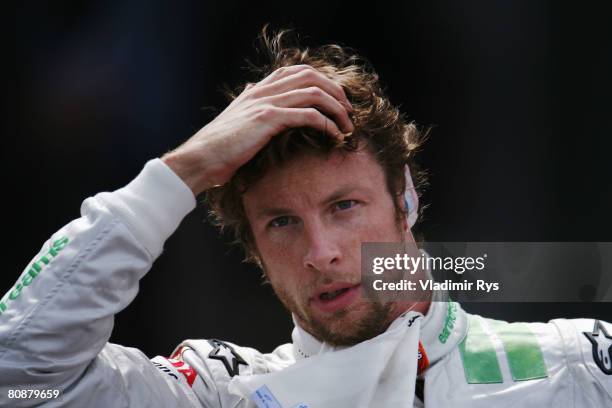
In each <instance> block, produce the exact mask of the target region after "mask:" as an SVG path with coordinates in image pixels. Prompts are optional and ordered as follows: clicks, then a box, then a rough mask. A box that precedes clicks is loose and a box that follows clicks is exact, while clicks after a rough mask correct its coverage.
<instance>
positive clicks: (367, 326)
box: [272, 285, 394, 347]
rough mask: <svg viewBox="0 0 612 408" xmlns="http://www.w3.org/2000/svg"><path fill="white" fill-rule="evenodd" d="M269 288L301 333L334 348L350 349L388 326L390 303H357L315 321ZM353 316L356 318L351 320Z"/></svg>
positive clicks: (313, 317)
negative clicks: (298, 326) (297, 324)
mask: <svg viewBox="0 0 612 408" xmlns="http://www.w3.org/2000/svg"><path fill="white" fill-rule="evenodd" d="M272 288H273V289H274V292H275V293H276V296H277V297H278V298H279V300H280V301H281V303H282V304H283V305H284V306H285V308H286V309H287V310H288V311H289V312H291V313H293V314H294V316H295V317H296V320H298V323H299V324H300V326H301V327H302V328H303V329H304V330H306V331H307V332H309V333H310V334H311V335H313V336H314V337H315V338H316V339H317V340H319V341H323V342H325V343H327V344H329V345H331V346H336V347H337V346H344V347H346V346H353V345H355V344H357V343H361V342H363V341H365V340H368V339H371V338H373V337H376V336H378V335H379V334H381V333H383V332H384V331H385V330H386V329H387V327H388V326H389V324H390V320H391V316H392V314H393V310H394V304H393V302H387V303H382V302H376V301H364V300H360V301H358V302H359V303H358V305H352V306H349V307H347V308H344V309H340V310H338V311H336V312H334V313H332V314H330V315H329V316H327V317H325V318H317V317H315V316H312V315H310V314H308V313H307V312H306V311H305V310H304V309H305V308H304V307H299V306H298V304H297V303H296V301H295V300H294V299H293V298H291V296H289V294H288V293H286V292H284V291H283V290H281V289H277V288H275V287H274V285H272ZM355 306H358V308H356V307H355ZM356 309H358V310H356ZM354 314H356V315H358V316H355V317H353V316H352V315H354Z"/></svg>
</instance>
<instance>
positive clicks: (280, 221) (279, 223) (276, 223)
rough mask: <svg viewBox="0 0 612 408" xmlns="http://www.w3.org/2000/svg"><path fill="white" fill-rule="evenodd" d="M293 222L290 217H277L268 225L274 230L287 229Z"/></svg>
mask: <svg viewBox="0 0 612 408" xmlns="http://www.w3.org/2000/svg"><path fill="white" fill-rule="evenodd" d="M292 223H293V220H292V219H291V217H289V216H288V215H283V216H281V217H276V218H274V219H273V220H272V221H270V223H269V224H268V225H269V226H270V227H272V228H280V227H286V226H287V225H289V224H292Z"/></svg>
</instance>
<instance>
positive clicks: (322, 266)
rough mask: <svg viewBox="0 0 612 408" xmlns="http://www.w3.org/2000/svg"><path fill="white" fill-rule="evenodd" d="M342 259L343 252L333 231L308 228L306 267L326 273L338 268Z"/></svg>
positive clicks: (317, 227)
mask: <svg viewBox="0 0 612 408" xmlns="http://www.w3.org/2000/svg"><path fill="white" fill-rule="evenodd" d="M341 259H342V252H341V250H340V247H339V245H338V241H337V238H336V236H335V234H334V233H333V231H331V230H329V229H326V228H325V227H324V226H321V225H317V226H311V227H310V228H308V232H307V240H306V252H305V254H304V259H303V263H304V267H305V268H306V269H311V270H312V269H316V270H318V271H321V272H324V271H326V270H327V269H329V268H330V267H333V266H336V265H337V264H338V263H339V262H340V260H341Z"/></svg>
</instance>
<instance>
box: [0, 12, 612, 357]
mask: <svg viewBox="0 0 612 408" xmlns="http://www.w3.org/2000/svg"><path fill="white" fill-rule="evenodd" d="M402 3H403V4H400V2H394V3H391V4H382V3H379V2H370V3H369V4H362V5H359V6H357V3H355V2H354V1H353V2H348V1H346V2H335V3H334V2H330V1H325V2H318V1H308V2H293V3H287V2H280V1H269V2H263V3H262V2H236V1H232V0H226V1H223V2H214V3H213V2H205V1H195V0H192V1H181V2H173V1H161V0H157V1H153V0H147V1H145V0H120V1H119V0H113V1H111V0H109V1H103V2H101V1H98V2H94V1H89V2H83V1H60V0H57V1H54V2H29V1H27V2H22V3H20V5H19V6H17V10H16V20H15V44H16V55H15V59H14V64H15V71H14V75H15V76H14V83H12V81H9V82H11V83H10V84H9V88H8V89H9V93H8V94H5V98H6V99H8V102H9V107H8V110H5V115H6V117H5V121H4V122H5V123H4V126H3V128H4V130H5V134H4V138H3V139H4V142H5V143H4V147H3V157H4V160H3V166H4V167H5V168H4V174H5V177H4V194H3V196H4V200H3V201H4V204H5V206H6V207H7V209H5V223H4V228H3V233H4V236H5V237H10V240H11V242H12V244H11V246H10V251H5V253H4V256H3V258H4V259H3V264H4V272H3V273H2V275H1V281H0V283H1V287H2V292H5V291H7V290H8V289H9V287H10V286H11V285H12V284H13V283H14V281H15V279H16V278H17V276H18V274H19V273H20V272H21V271H22V270H23V269H24V268H25V267H26V265H27V264H28V262H29V261H30V259H31V257H32V256H33V255H34V254H35V253H36V252H37V251H38V249H39V248H40V245H41V244H42V243H43V242H44V241H45V240H46V239H47V238H48V236H49V235H50V234H51V233H52V232H54V231H56V230H57V229H59V228H60V227H61V226H62V225H64V224H66V223H67V222H68V221H70V220H71V219H73V218H76V217H78V216H79V206H80V203H81V201H82V200H83V199H85V198H86V197H88V196H90V195H93V194H95V193H97V192H100V191H109V190H114V189H116V188H119V187H121V186H123V185H125V184H126V183H128V182H129V181H130V180H131V179H132V178H133V177H134V176H135V175H136V174H137V173H138V172H139V170H140V169H141V168H142V166H143V165H144V163H145V162H146V161H147V160H148V159H150V158H153V157H158V156H161V155H162V154H163V153H165V152H166V151H168V150H170V149H171V148H173V147H175V146H177V145H178V144H179V143H181V142H182V141H184V140H186V139H187V138H188V137H189V136H191V135H192V134H193V133H194V132H195V131H197V130H198V129H199V128H200V127H202V126H203V125H204V124H206V123H207V122H208V121H210V120H211V119H212V118H213V117H214V116H215V114H214V111H213V110H211V109H209V108H210V107H215V108H217V109H223V108H224V107H225V105H226V101H225V99H224V98H223V96H222V94H221V92H220V87H221V85H222V84H223V83H227V84H230V85H234V84H237V83H240V82H241V79H243V78H244V75H243V70H242V67H244V66H245V63H244V58H245V57H254V53H253V44H254V40H255V38H256V36H257V34H258V33H259V30H260V29H261V27H262V26H263V25H264V24H265V23H267V22H270V23H272V26H273V27H277V28H278V27H294V28H296V29H297V31H298V32H299V33H300V34H301V37H302V42H303V44H305V45H317V44H322V43H339V44H343V45H348V46H351V47H354V48H356V49H358V50H360V52H361V53H362V55H364V56H365V57H366V58H368V59H369V60H370V61H371V62H372V63H373V65H374V66H375V67H376V69H377V71H378V73H379V74H380V76H381V78H382V79H383V82H384V84H385V85H386V87H387V90H388V93H389V94H390V96H391V99H392V101H393V102H395V103H396V104H399V105H401V108H402V110H403V111H405V112H407V113H408V114H409V115H410V118H412V119H413V120H415V121H417V123H419V124H421V125H426V126H428V125H432V126H433V127H434V128H433V132H432V134H431V137H430V140H429V142H428V143H427V145H426V146H425V149H424V150H423V152H422V153H421V154H420V157H419V162H420V163H421V165H423V166H424V167H425V168H427V169H429V171H430V182H431V184H430V186H429V188H428V189H427V190H426V191H425V193H424V195H423V198H422V202H423V203H425V204H428V205H429V208H428V209H427V211H426V212H425V219H424V222H423V224H422V226H421V231H422V232H423V233H424V235H425V237H426V238H427V239H428V240H430V241H435V240H437V241H612V217H611V216H610V209H611V208H612V186H611V183H610V180H609V178H610V176H611V175H612V171H611V168H610V162H611V161H610V151H611V148H612V140H611V137H612V122H611V121H610V112H611V107H612V103H611V102H610V95H611V94H612V86H611V85H612V79H611V77H610V72H612V53H611V51H612V49H611V46H610V45H611V44H610V39H611V38H612V25H611V24H610V20H609V13H607V12H606V10H603V9H601V8H600V7H595V6H594V5H592V4H589V3H588V2H583V3H576V2H571V3H570V2H567V3H563V2H557V1H553V0H548V1H538V2H533V1H526V0H523V1H497V2H489V1H474V2H453V1H439V2H435V3H432V2H423V1H405V2H402ZM7 63H8V64H11V63H13V61H11V60H8V62H7ZM9 68H10V67H9ZM12 91H14V95H12ZM205 219H206V209H205V208H202V207H200V208H198V209H197V210H195V211H194V212H193V213H192V214H190V215H189V216H188V217H187V218H186V219H185V221H184V222H183V224H182V225H181V227H180V228H179V229H178V231H177V232H176V233H175V235H174V236H173V237H172V238H171V239H170V240H169V241H168V242H167V245H166V251H165V252H164V254H163V255H162V256H161V257H160V258H159V260H158V261H157V262H156V264H155V265H154V267H153V270H152V271H151V273H149V275H148V276H147V277H146V278H145V279H144V280H143V281H142V285H141V293H140V295H139V296H138V297H137V298H136V300H135V301H134V302H133V303H132V304H131V305H130V306H129V307H128V308H127V309H126V310H125V311H123V312H122V313H121V314H120V315H119V316H118V318H117V321H116V328H115V332H114V334H113V337H112V341H114V342H117V343H121V344H125V345H130V346H137V347H139V348H141V349H142V350H143V351H145V353H147V354H148V355H150V356H153V355H156V354H165V355H167V354H169V353H170V352H171V351H172V349H173V348H174V346H175V345H177V344H178V343H179V342H180V341H181V340H182V339H185V338H219V339H226V340H230V341H234V342H236V343H239V344H243V345H252V346H255V347H258V348H260V349H261V350H262V351H269V350H271V349H272V348H273V347H274V346H276V345H278V344H280V343H281V342H286V341H288V340H289V339H290V332H291V328H292V324H291V319H290V317H289V316H288V315H287V314H286V312H284V311H283V309H282V308H281V306H280V303H278V302H277V301H276V300H275V299H274V297H273V295H272V292H271V290H270V288H268V287H265V286H262V285H261V284H260V278H259V272H258V271H257V270H255V269H254V268H253V267H251V266H249V265H245V264H243V263H241V253H240V251H238V250H237V249H232V248H231V247H230V246H229V245H228V242H229V240H230V238H229V237H219V235H218V233H217V232H216V231H215V230H214V229H213V228H212V227H210V226H209V225H208V224H206V223H205ZM577 273H580V271H579V270H578V271H577ZM604 273H608V272H604ZM466 308H467V309H468V310H470V311H474V312H478V313H483V314H487V315H489V316H493V317H499V318H504V319H509V320H527V321H538V320H548V319H551V318H555V317H561V316H566V317H580V316H591V317H597V318H602V319H606V320H612V304H609V303H590V304H589V303H572V304H568V303H563V304H550V303H540V304H471V305H466Z"/></svg>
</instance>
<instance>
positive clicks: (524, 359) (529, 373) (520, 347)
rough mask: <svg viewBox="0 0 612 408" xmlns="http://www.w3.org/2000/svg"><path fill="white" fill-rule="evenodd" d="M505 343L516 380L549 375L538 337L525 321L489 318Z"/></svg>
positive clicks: (533, 378)
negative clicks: (510, 321)
mask: <svg viewBox="0 0 612 408" xmlns="http://www.w3.org/2000/svg"><path fill="white" fill-rule="evenodd" d="M487 322H488V323H489V325H490V326H491V328H492V329H493V330H494V331H495V333H497V336H498V337H499V338H500V340H501V341H502V343H503V344H504V350H505V351H506V357H507V358H508V365H509V366H510V372H511V373H512V379H513V380H514V381H524V380H535V379H537V378H546V377H548V372H547V371H546V365H545V364H544V357H543V356H542V350H541V349H540V345H539V344H538V339H537V338H536V336H535V335H534V334H533V332H532V331H531V330H530V329H529V326H527V325H526V324H525V323H506V322H500V321H496V320H487Z"/></svg>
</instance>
